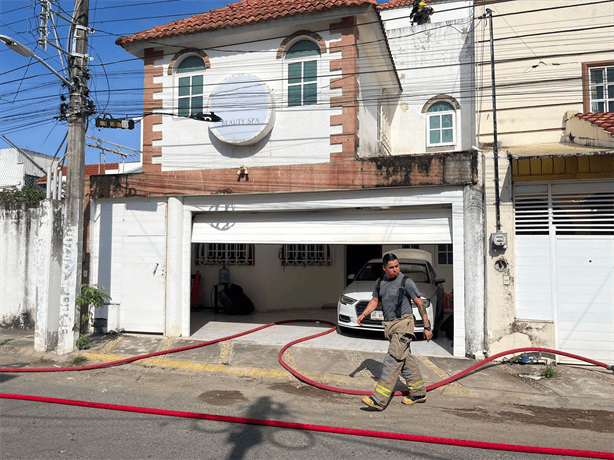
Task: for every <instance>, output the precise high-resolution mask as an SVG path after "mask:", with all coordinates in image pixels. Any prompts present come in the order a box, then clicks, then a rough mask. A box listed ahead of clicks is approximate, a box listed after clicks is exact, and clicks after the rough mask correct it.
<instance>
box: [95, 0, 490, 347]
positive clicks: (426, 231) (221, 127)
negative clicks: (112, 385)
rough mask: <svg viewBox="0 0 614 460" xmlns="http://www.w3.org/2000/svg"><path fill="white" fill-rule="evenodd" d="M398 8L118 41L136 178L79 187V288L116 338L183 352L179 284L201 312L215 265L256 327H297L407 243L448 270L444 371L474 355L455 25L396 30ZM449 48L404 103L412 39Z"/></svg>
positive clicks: (346, 10) (328, 10)
mask: <svg viewBox="0 0 614 460" xmlns="http://www.w3.org/2000/svg"><path fill="white" fill-rule="evenodd" d="M441 3H442V4H444V3H456V4H459V3H463V4H465V3H468V2H441ZM403 9H405V13H403V14H406V15H407V16H409V13H408V11H409V9H410V7H409V5H402V4H399V5H396V6H395V5H393V7H392V8H387V7H382V8H379V9H378V7H377V4H376V3H375V1H374V0H344V1H343V2H332V1H326V0H324V1H322V0H290V1H277V0H272V1H266V2H263V1H255V0H243V1H240V2H237V3H233V4H230V5H228V6H226V7H223V8H219V9H216V10H212V11H209V12H206V13H202V14H199V15H196V16H193V17H190V18H186V19H182V20H178V21H175V22H173V23H170V24H166V25H162V26H158V27H155V28H153V29H150V30H147V31H143V32H139V33H136V34H134V35H132V36H128V37H122V38H120V39H118V41H117V43H118V44H119V45H120V46H122V47H123V48H124V49H125V50H126V51H128V52H129V53H131V54H133V55H134V56H137V57H139V58H141V59H143V62H144V72H145V83H144V88H145V91H144V111H145V115H146V116H145V117H144V118H143V122H142V124H141V126H142V139H143V172H142V173H141V174H130V175H122V176H119V175H118V176H98V177H94V178H92V181H91V199H92V201H91V213H90V215H91V222H90V254H91V255H90V282H91V283H98V284H101V285H103V286H105V287H106V288H107V289H108V290H109V292H110V294H111V297H112V299H113V303H114V304H115V305H111V306H109V307H107V308H108V312H107V314H108V315H109V317H111V316H112V315H115V318H113V321H114V323H115V324H118V325H119V326H120V327H122V328H124V329H125V330H128V331H144V332H158V333H164V334H166V335H172V336H176V335H184V336H187V335H189V334H190V295H191V280H192V277H193V276H194V275H195V274H196V272H197V271H198V272H200V274H201V275H202V288H201V292H200V296H199V300H200V302H202V303H203V304H206V305H208V304H210V299H209V295H210V292H211V291H212V288H213V286H214V285H215V284H216V283H217V282H218V271H219V269H220V268H222V267H223V266H224V265H225V266H226V267H227V268H228V269H229V270H230V274H231V279H232V282H233V283H237V284H238V285H240V286H241V287H242V288H243V290H244V292H245V293H246V294H247V295H248V296H249V297H250V299H251V300H252V301H253V303H254V305H255V308H256V309H257V310H259V311H272V310H289V313H288V316H289V317H291V316H292V313H291V310H292V309H296V308H320V307H322V306H327V305H335V304H336V302H337V299H338V297H339V294H340V293H341V291H342V290H343V288H344V287H345V284H346V277H347V275H348V274H349V273H352V272H353V271H352V270H355V267H356V265H357V264H358V265H360V264H362V263H363V262H365V261H366V260H368V259H369V258H371V257H372V254H374V253H377V254H380V255H381V253H382V251H385V250H388V249H392V248H397V247H401V246H402V245H420V246H421V247H431V248H433V249H434V250H441V251H442V252H443V254H444V255H445V257H446V259H445V261H444V262H445V263H444V264H443V265H449V266H448V267H445V270H447V273H446V277H447V278H448V281H447V285H446V291H448V292H452V291H453V292H454V321H455V332H454V333H455V340H454V354H455V355H460V356H464V355H465V354H466V353H468V354H475V355H479V354H481V353H482V351H483V341H480V340H482V339H483V330H484V314H483V305H484V303H483V295H482V294H481V293H483V272H484V271H483V257H482V258H481V259H480V257H479V254H480V253H481V254H483V249H482V242H481V240H480V239H479V235H480V231H481V228H482V224H483V222H482V220H483V216H482V201H481V196H482V191H481V188H480V184H479V175H478V160H479V156H478V153H477V151H475V150H472V149H471V145H472V142H471V139H472V129H473V128H472V125H473V123H472V121H471V120H472V118H473V116H472V105H471V104H472V101H471V98H470V97H467V94H466V93H465V91H467V88H468V86H467V82H468V80H467V78H468V77H467V75H466V74H465V73H467V74H471V72H472V71H471V66H466V65H465V64H466V62H467V61H470V60H471V58H470V54H469V49H470V46H471V40H472V38H471V24H470V21H469V19H468V18H469V13H467V12H466V13H464V16H465V17H464V18H463V17H462V16H454V13H453V12H451V13H450V15H448V16H442V17H445V18H446V19H445V21H443V22H442V24H440V26H438V27H436V26H435V19H433V20H432V22H431V24H424V25H421V26H410V21H409V18H408V17H407V18H406V24H402V23H401V22H400V21H402V19H401V16H402V14H400V15H399V14H398V12H397V13H395V12H394V11H395V10H396V11H401V10H403ZM450 9H451V10H452V8H450ZM459 11H463V10H459ZM395 14H396V15H397V17H394V15H395ZM385 15H389V16H390V27H387V26H385V25H384V24H386V21H385V20H383V17H384V16H385ZM395 21H396V25H394V24H393V23H395ZM446 21H447V22H449V23H450V24H446ZM455 21H456V22H455ZM408 27H409V28H410V29H412V30H410V29H408ZM405 29H407V30H405ZM440 29H441V30H440ZM444 30H445V33H444V32H443V31H444ZM407 34H416V35H417V36H419V37H421V39H422V40H423V42H422V44H421V42H416V43H414V44H410V43H408V42H407V40H406V35H407ZM445 34H449V36H450V37H451V38H450V43H453V45H454V46H453V47H451V48H450V50H449V51H448V52H444V51H443V50H441V49H440V50H439V53H440V55H445V56H447V58H449V66H448V67H449V68H448V69H447V70H446V78H442V79H441V82H440V83H439V84H438V85H434V86H432V87H430V88H429V85H427V84H426V83H425V82H423V84H422V85H420V86H419V87H416V86H414V85H413V84H412V80H413V79H414V78H416V77H415V75H416V73H415V71H414V70H413V68H414V67H416V66H424V65H423V64H420V63H419V62H420V57H419V56H420V52H419V50H420V49H421V48H424V47H425V46H426V47H427V48H428V47H434V48H435V47H437V46H438V45H437V44H436V43H435V42H433V43H429V42H428V40H427V39H426V38H425V37H435V36H437V37H439V36H441V35H444V36H445ZM406 46H411V47H412V49H411V50H410V51H408V52H407V53H405V52H404V51H403V49H404V47H406ZM404 53H405V54H407V56H408V57H410V59H409V60H407V61H406V62H405V61H403V55H404ZM428 54H430V53H428V52H427V53H422V54H421V55H422V56H423V57H425V56H427V55H428ZM403 62H404V63H403ZM431 64H432V67H433V68H432V69H431V70H430V71H429V72H430V74H431V75H433V79H434V80H435V79H436V78H437V70H436V67H437V65H438V63H437V62H432V63H431ZM427 67H428V65H427ZM452 67H455V68H456V70H455V71H452ZM461 74H462V75H461ZM416 88H421V89H420V92H421V97H418V94H417V91H416ZM410 106H411V108H410ZM200 112H204V113H209V112H214V113H215V114H216V115H218V116H220V117H221V121H219V122H213V123H205V122H202V121H198V120H197V119H195V118H198V114H199V113H200ZM191 116H194V118H191ZM417 120H419V121H417ZM427 120H430V121H427ZM438 124H439V127H438V126H437V125H438ZM480 251H481V252H480ZM476 255H477V259H476ZM435 258H436V259H438V258H437V257H435ZM448 262H449V263H448ZM448 274H449V276H448ZM480 283H481V284H480ZM472 296H473V297H472ZM480 297H481V300H480ZM466 298H467V299H470V301H467V302H466ZM466 330H469V331H470V333H468V334H466ZM472 330H475V331H477V332H476V334H473V333H471V331H472ZM475 337H477V340H476V339H475ZM480 337H482V339H480Z"/></svg>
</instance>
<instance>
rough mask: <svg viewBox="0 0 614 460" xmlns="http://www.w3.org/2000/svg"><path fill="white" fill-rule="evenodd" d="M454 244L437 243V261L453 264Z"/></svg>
mask: <svg viewBox="0 0 614 460" xmlns="http://www.w3.org/2000/svg"><path fill="white" fill-rule="evenodd" d="M452 262H453V259H452V245H451V244H438V245H437V263H438V264H439V265H452Z"/></svg>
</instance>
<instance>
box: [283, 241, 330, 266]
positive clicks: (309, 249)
mask: <svg viewBox="0 0 614 460" xmlns="http://www.w3.org/2000/svg"><path fill="white" fill-rule="evenodd" d="M279 259H280V260H281V264H282V265H284V266H292V265H297V266H307V265H314V266H330V265H332V264H333V259H332V254H331V250H330V246H329V245H328V244H284V245H283V246H282V248H281V249H280V250H279Z"/></svg>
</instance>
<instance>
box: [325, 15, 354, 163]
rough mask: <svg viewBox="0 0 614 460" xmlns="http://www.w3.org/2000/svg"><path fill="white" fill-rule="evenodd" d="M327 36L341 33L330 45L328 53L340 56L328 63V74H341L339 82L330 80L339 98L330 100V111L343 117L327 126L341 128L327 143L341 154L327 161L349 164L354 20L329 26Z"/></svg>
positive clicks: (352, 138) (342, 21) (351, 128)
mask: <svg viewBox="0 0 614 460" xmlns="http://www.w3.org/2000/svg"><path fill="white" fill-rule="evenodd" d="M330 32H331V33H339V32H341V40H339V41H336V42H333V43H331V44H330V52H331V53H341V57H340V58H339V59H335V60H331V61H330V71H331V72H333V71H336V70H341V72H342V74H341V77H340V78H332V79H331V81H330V88H331V89H334V88H341V91H342V95H341V96H337V97H331V99H330V106H331V107H341V109H342V111H343V113H342V114H340V115H331V117H330V125H331V126H341V127H342V133H341V134H331V136H330V143H331V145H333V144H341V146H342V150H341V153H336V154H332V155H331V161H343V160H352V159H355V158H356V157H357V153H358V152H357V150H358V145H359V138H358V127H359V125H358V94H359V86H358V71H359V69H358V27H357V25H356V18H355V17H354V16H348V17H344V18H342V19H341V21H340V22H337V23H333V24H331V25H330Z"/></svg>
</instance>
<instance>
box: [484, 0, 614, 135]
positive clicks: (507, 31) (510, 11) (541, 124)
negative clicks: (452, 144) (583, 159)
mask: <svg viewBox="0 0 614 460" xmlns="http://www.w3.org/2000/svg"><path fill="white" fill-rule="evenodd" d="M486 7H488V8H490V9H491V10H492V11H493V14H494V16H495V17H494V20H493V27H494V37H495V45H494V48H495V61H496V62H497V64H496V69H495V77H496V93H497V128H498V130H497V133H498V141H499V143H500V146H502V147H508V146H515V145H530V144H536V143H548V142H559V141H561V140H562V138H564V135H565V132H564V130H565V120H566V118H565V114H566V112H567V111H570V110H573V111H576V112H590V107H587V105H586V104H584V101H583V99H584V98H585V97H586V95H587V91H588V90H587V88H585V87H583V79H582V64H583V63H586V62H597V61H609V62H610V65H611V63H612V62H613V61H612V46H611V43H612V33H611V25H612V17H613V16H614V4H613V3H612V2H599V1H597V0H587V1H583V2H577V1H575V0H542V1H540V2H537V3H531V2H495V3H492V4H491V3H488V4H487V5H485V6H478V7H476V16H478V15H480V14H482V13H483V12H484V8H486ZM500 15H505V16H504V17H497V16H500ZM476 63H477V67H476V72H477V77H478V81H477V87H478V88H479V90H478V99H477V100H478V107H477V109H478V134H479V142H480V143H482V144H492V142H493V135H492V134H493V123H492V120H493V112H492V84H491V73H490V44H489V21H488V20H485V21H482V22H480V23H479V24H478V26H477V29H476Z"/></svg>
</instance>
